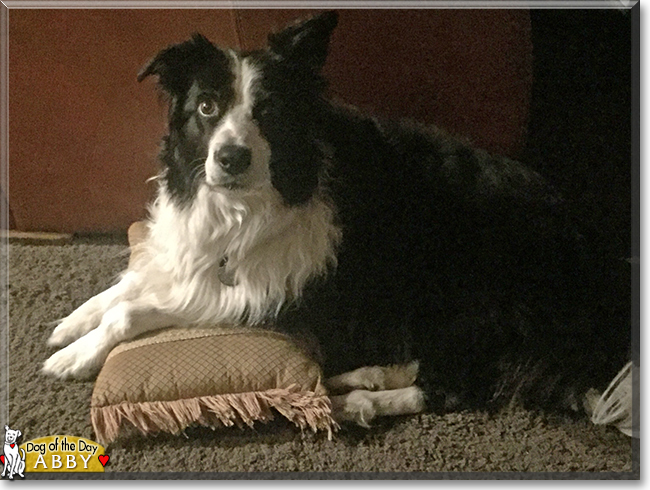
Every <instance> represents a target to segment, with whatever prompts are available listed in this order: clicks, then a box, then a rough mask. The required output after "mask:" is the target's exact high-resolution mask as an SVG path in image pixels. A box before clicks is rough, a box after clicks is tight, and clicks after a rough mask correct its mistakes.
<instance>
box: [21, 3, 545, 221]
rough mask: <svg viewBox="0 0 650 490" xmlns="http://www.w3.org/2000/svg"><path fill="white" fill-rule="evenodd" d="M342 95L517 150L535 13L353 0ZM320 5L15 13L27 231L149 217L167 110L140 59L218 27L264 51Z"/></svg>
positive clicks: (336, 58)
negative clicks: (398, 7) (367, 4)
mask: <svg viewBox="0 0 650 490" xmlns="http://www.w3.org/2000/svg"><path fill="white" fill-rule="evenodd" d="M340 13H341V16H340V26H339V28H338V29H337V31H335V34H334V37H333V39H332V49H331V55H330V59H329V61H328V64H327V66H326V68H325V70H326V73H327V75H328V77H329V79H330V81H331V92H332V94H333V95H335V96H337V97H339V98H341V99H343V100H345V101H346V102H349V103H353V104H355V105H359V106H361V107H362V108H364V109H368V110H373V111H377V112H379V113H382V114H385V115H390V116H399V117H401V116H406V117H411V118H415V119H419V120H422V121H425V122H431V123H436V124H439V125H442V126H444V127H446V128H448V129H450V130H451V131H453V132H456V133H459V134H462V135H465V136H468V137H470V138H471V139H472V140H474V141H475V142H476V143H477V144H478V145H480V146H483V147H486V148H488V149H490V150H493V151H498V152H501V153H508V154H511V155H515V156H516V154H517V152H518V151H519V150H520V148H521V146H522V144H523V141H524V137H525V128H526V121H527V117H528V104H529V95H530V85H531V61H532V60H531V43H530V21H529V16H528V12H526V11H522V10H512V11H507V10H480V11H479V10H457V11H454V10H426V11H422V10H408V11H406V10H405V11H391V10H376V11H375V10H342V11H341V12H340ZM309 14H310V11H306V10H301V11H298V10H268V11H261V10H11V11H10V16H9V28H10V31H9V35H10V53H9V56H10V70H9V74H10V76H9V90H10V92H9V100H10V102H9V111H10V114H9V117H10V134H9V137H10V141H9V145H10V161H9V202H10V208H11V211H12V213H13V217H14V219H15V226H16V227H17V228H18V229H21V230H41V231H64V232H73V231H111V230H123V229H126V227H127V226H128V225H129V224H130V223H131V222H132V221H134V220H136V219H139V218H141V217H142V216H144V214H145V204H146V202H147V201H148V200H149V199H150V197H151V196H152V193H153V184H145V180H146V179H147V178H148V177H150V176H152V175H154V174H155V172H156V169H157V167H156V153H157V146H158V141H159V139H160V136H161V135H162V134H163V133H164V129H165V126H164V124H165V119H164V118H165V112H166V108H165V105H164V103H163V102H162V100H158V101H157V100H156V92H155V91H154V90H153V88H152V83H147V84H142V85H139V84H138V83H137V82H136V81H135V75H136V73H137V72H138V70H139V68H140V67H141V66H142V65H143V64H144V63H145V62H146V60H147V59H149V58H150V57H151V56H152V55H153V54H155V53H156V52H157V51H158V50H159V49H161V48H162V47H164V46H166V45H168V44H170V43H174V42H179V41H182V40H184V39H185V38H187V37H188V36H189V35H190V34H191V33H192V32H195V31H198V32H201V33H203V34H205V35H206V36H207V37H208V38H210V39H211V40H213V41H215V42H216V43H219V44H222V45H227V46H234V47H239V48H244V49H251V48H253V47H258V46H261V45H263V43H264V40H265V38H266V34H267V33H268V32H269V31H270V30H278V29H279V28H281V26H282V25H284V24H286V22H287V21H289V20H290V19H295V18H300V17H304V16H306V15H309Z"/></svg>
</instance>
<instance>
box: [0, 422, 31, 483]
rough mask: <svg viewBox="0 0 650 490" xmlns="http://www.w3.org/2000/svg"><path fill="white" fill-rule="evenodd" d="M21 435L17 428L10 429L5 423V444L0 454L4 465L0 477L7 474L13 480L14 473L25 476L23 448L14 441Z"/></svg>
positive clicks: (0, 459)
mask: <svg viewBox="0 0 650 490" xmlns="http://www.w3.org/2000/svg"><path fill="white" fill-rule="evenodd" d="M21 435H22V432H20V431H19V430H11V429H10V428H9V426H8V425H5V445H4V448H3V449H4V450H3V454H2V456H0V461H1V462H2V464H3V465H4V468H3V470H2V478H4V477H5V476H8V477H9V479H10V480H13V479H14V475H18V476H20V477H21V478H25V450H24V449H23V448H21V447H20V446H18V443H17V442H16V441H17V440H18V438H19V437H20V436H21Z"/></svg>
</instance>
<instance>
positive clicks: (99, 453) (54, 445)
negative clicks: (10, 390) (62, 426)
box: [20, 435, 109, 473]
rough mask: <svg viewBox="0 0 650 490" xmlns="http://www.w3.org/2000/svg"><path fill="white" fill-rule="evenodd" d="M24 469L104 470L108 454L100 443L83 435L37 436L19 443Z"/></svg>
mask: <svg viewBox="0 0 650 490" xmlns="http://www.w3.org/2000/svg"><path fill="white" fill-rule="evenodd" d="M20 447H21V448H24V449H25V451H26V453H27V457H26V458H25V469H26V471H27V472H28V473H32V472H39V473H42V472H50V473H51V472H57V473H58V472H60V473H71V472H75V473H77V472H95V473H97V472H99V473H103V472H104V467H105V466H106V463H108V460H109V456H108V455H106V454H104V448H103V446H101V445H99V444H97V443H96V442H94V441H91V440H90V439H85V438H83V437H76V436H67V435H58V436H48V437H40V438H38V439H33V440H31V441H28V442H25V443H24V444H21V445H20Z"/></svg>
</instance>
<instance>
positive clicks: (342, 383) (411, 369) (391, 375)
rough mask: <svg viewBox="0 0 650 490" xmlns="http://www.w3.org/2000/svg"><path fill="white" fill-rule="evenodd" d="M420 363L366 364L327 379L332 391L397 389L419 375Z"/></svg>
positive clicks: (404, 386)
mask: <svg viewBox="0 0 650 490" xmlns="http://www.w3.org/2000/svg"><path fill="white" fill-rule="evenodd" d="M418 370H419V363H418V362H417V361H413V362H410V363H408V364H396V365H393V366H364V367H361V368H359V369H355V370H354V371H349V372H347V373H343V374H339V375H338V376H333V377H331V378H328V379H327V380H326V381H325V386H327V389H328V390H329V391H330V392H331V393H347V392H349V391H353V390H370V391H382V390H396V389H399V388H408V387H409V386H411V385H412V384H413V383H415V380H416V379H417V377H418Z"/></svg>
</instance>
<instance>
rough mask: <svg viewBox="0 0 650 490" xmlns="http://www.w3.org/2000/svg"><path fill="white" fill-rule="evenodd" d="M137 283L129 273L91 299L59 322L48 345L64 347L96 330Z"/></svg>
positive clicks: (131, 273) (133, 275) (132, 274)
mask: <svg viewBox="0 0 650 490" xmlns="http://www.w3.org/2000/svg"><path fill="white" fill-rule="evenodd" d="M135 283H136V277H135V273H134V272H128V273H127V274H125V275H124V277H123V278H122V280H121V281H120V282H118V283H117V284H115V285H114V286H112V287H110V288H108V289H107V290H106V291H103V292H101V293H99V294H98V295H96V296H93V297H92V298H90V299H89V300H88V301H86V302H85V303H84V304H82V305H81V306H80V307H79V308H77V309H76V310H74V311H73V312H72V313H71V314H70V315H68V316H67V317H65V318H64V319H62V320H61V321H60V322H59V325H58V326H57V327H56V328H55V329H54V331H53V332H52V335H50V338H49V339H48V341H47V343H48V345H50V346H52V347H63V346H65V345H68V344H69V343H70V342H73V341H75V340H77V339H78V338H80V337H83V336H84V335H86V334H87V333H88V332H90V331H91V330H93V329H94V328H96V327H97V326H98V325H99V323H100V322H101V321H102V317H103V316H104V313H106V312H107V311H108V310H109V309H110V308H111V307H112V306H114V305H116V304H117V303H119V302H120V301H122V300H124V299H127V296H128V295H129V292H130V291H132V290H133V289H134V285H135Z"/></svg>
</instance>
